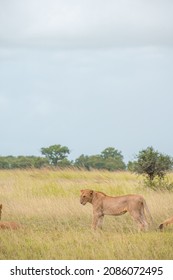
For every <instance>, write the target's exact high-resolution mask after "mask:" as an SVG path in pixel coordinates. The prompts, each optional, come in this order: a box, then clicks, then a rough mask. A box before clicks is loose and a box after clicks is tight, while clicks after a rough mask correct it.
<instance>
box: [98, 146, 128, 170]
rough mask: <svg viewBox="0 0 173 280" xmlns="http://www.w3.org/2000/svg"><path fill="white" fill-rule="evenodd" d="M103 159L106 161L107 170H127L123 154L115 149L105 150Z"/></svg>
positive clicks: (102, 153)
mask: <svg viewBox="0 0 173 280" xmlns="http://www.w3.org/2000/svg"><path fill="white" fill-rule="evenodd" d="M101 157H102V158H103V159H104V163H105V164H104V166H105V169H107V170H110V171H113V170H125V168H126V165H125V163H124V161H123V156H122V154H121V152H120V151H118V150H116V149H115V148H113V147H108V148H106V149H104V150H103V151H102V152H101Z"/></svg>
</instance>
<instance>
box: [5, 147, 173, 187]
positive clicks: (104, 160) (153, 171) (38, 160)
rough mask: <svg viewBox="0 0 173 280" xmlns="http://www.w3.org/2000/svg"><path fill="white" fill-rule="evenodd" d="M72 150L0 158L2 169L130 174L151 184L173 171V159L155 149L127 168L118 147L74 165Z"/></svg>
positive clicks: (144, 152) (50, 149)
mask: <svg viewBox="0 0 173 280" xmlns="http://www.w3.org/2000/svg"><path fill="white" fill-rule="evenodd" d="M69 154H70V150H69V148H68V147H66V146H61V145H52V146H49V147H43V148H41V155H42V156H40V157H36V156H17V157H14V156H6V157H4V156H0V169H16V168H20V169H27V168H43V167H54V168H61V169H62V168H67V167H75V168H79V169H81V168H82V169H86V170H93V169H100V170H108V171H123V170H129V171H132V172H135V173H139V174H144V175H145V176H146V178H147V180H148V181H149V182H150V184H151V183H153V182H154V180H155V179H156V178H159V180H160V181H161V180H163V179H164V177H165V174H166V172H167V171H170V170H172V167H173V159H172V158H171V157H170V156H168V155H164V154H161V153H159V152H158V151H155V150H154V149H153V147H148V148H146V149H145V150H142V151H139V153H138V155H137V156H136V158H135V159H134V161H132V162H128V164H127V165H126V164H125V162H124V157H123V155H122V152H121V151H119V150H117V149H115V148H114V147H107V148H106V149H104V150H103V151H102V152H101V153H100V154H96V155H91V156H88V155H84V154H82V155H80V156H79V157H78V158H76V159H75V160H74V161H70V160H69V159H68V155H69Z"/></svg>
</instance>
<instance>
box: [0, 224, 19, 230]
mask: <svg viewBox="0 0 173 280" xmlns="http://www.w3.org/2000/svg"><path fill="white" fill-rule="evenodd" d="M20 227H21V224H19V223H16V222H0V230H1V229H19V228H20Z"/></svg>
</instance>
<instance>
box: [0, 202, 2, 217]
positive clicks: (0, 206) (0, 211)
mask: <svg viewBox="0 0 173 280" xmlns="http://www.w3.org/2000/svg"><path fill="white" fill-rule="evenodd" d="M1 215H2V204H0V220H1Z"/></svg>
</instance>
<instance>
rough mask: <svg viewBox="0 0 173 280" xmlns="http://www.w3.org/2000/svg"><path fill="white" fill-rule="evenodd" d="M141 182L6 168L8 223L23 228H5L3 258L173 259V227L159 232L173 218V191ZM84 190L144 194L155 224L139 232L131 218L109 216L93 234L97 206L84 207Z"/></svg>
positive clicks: (101, 174)
mask: <svg viewBox="0 0 173 280" xmlns="http://www.w3.org/2000/svg"><path fill="white" fill-rule="evenodd" d="M169 179H170V180H172V181H173V174H170V175H169ZM141 182H142V177H138V176H136V175H135V174H131V173H129V172H108V171H91V172H88V171H79V170H70V169H69V170H59V171H55V170H54V171H52V170H46V169H45V170H8V171H7V170H4V171H2V170H1V171H0V203H2V204H3V211H2V221H3V220H4V221H16V222H20V223H21V224H22V225H23V227H22V228H21V229H18V230H14V231H11V230H1V232H0V259H1V260H2V259H74V260H78V259H173V250H172V245H173V238H172V234H173V227H171V226H170V227H169V228H167V229H165V231H164V232H159V231H158V230H157V227H158V225H159V224H160V223H161V222H162V221H163V220H164V219H165V218H168V217H169V216H171V215H173V203H172V201H173V193H172V192H168V191H164V192H161V191H158V192H155V191H152V190H148V189H146V188H144V187H143V185H142V183H141ZM84 188H90V189H94V190H100V191H104V192H105V193H107V194H109V195H121V194H128V193H140V194H142V195H144V197H145V198H146V201H147V204H148V206H149V208H150V212H151V213H152V216H153V219H154V225H152V226H151V227H150V228H149V230H148V232H142V233H139V232H138V230H137V228H136V225H135V224H134V223H133V221H132V220H131V218H130V217H129V215H128V214H127V215H124V216H120V217H109V216H106V217H105V220H104V224H103V230H102V231H100V230H97V231H96V232H93V231H92V230H91V228H90V225H91V219H92V207H91V205H90V204H87V205H86V206H82V205H80V203H79V193H80V189H84Z"/></svg>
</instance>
